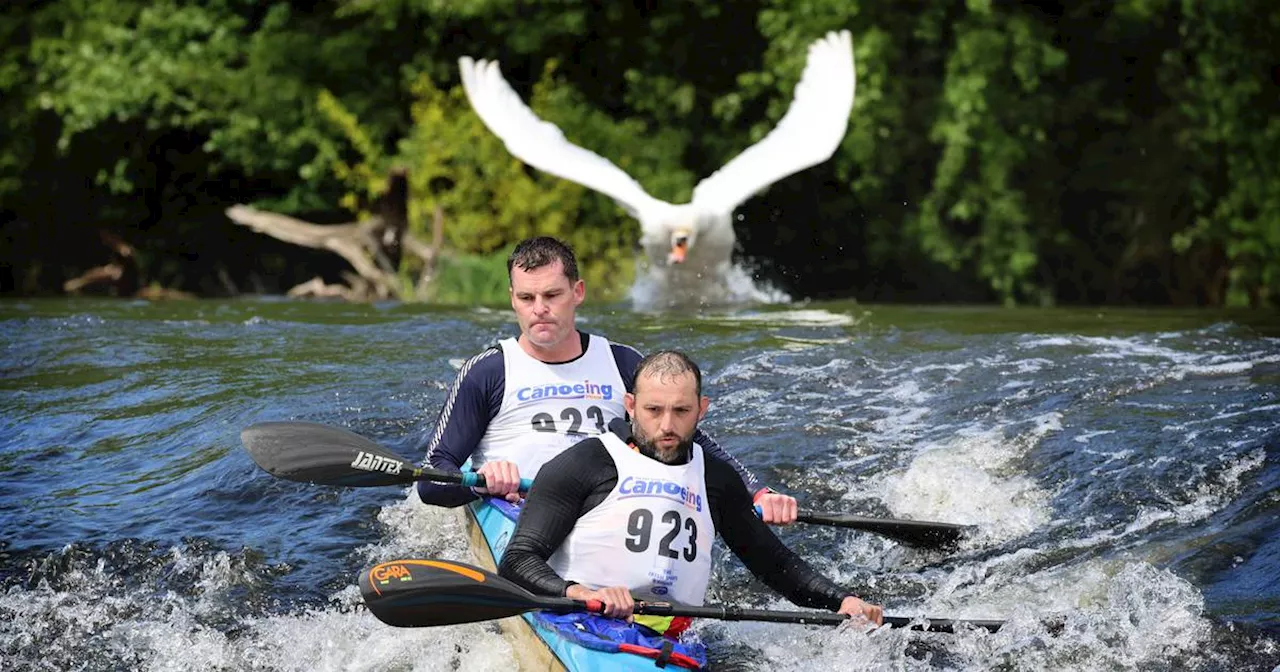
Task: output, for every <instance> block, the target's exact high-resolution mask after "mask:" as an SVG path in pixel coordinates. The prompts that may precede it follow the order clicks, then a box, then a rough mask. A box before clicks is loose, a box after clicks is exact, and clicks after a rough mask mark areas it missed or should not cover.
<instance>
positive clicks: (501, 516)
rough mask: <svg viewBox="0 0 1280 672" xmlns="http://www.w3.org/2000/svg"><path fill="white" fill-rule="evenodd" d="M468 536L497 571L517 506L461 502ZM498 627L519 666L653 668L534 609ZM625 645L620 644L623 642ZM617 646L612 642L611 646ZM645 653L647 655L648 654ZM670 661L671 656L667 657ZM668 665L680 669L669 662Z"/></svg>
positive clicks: (486, 563) (535, 668)
mask: <svg viewBox="0 0 1280 672" xmlns="http://www.w3.org/2000/svg"><path fill="white" fill-rule="evenodd" d="M463 509H464V511H465V513H464V514H463V515H464V518H465V524H466V528H467V537H468V540H469V543H470V545H471V550H472V554H473V555H475V556H476V559H477V560H478V563H479V564H480V565H481V566H483V567H484V568H485V569H489V570H491V571H494V572H496V571H497V564H498V561H499V560H500V559H501V558H502V554H503V552H504V551H506V548H507V543H508V542H510V541H511V536H512V534H514V532H515V528H516V521H515V518H516V517H517V516H518V515H519V512H518V509H517V508H516V507H515V506H513V505H510V504H508V503H506V502H501V501H495V500H488V499H483V500H479V501H476V502H472V503H470V504H467V505H466V506H465V507H463ZM498 624H499V628H500V629H501V630H502V633H503V635H504V636H505V637H506V638H507V641H508V642H510V643H511V645H512V648H513V649H514V650H515V651H516V653H517V658H518V661H519V666H520V669H522V670H531V671H537V672H543V671H550V670H654V669H656V668H657V666H656V665H655V661H654V660H653V659H652V658H651V657H645V655H637V654H636V653H635V651H636V647H631V648H630V649H626V648H624V649H623V650H625V651H630V652H628V653H619V652H617V651H604V650H597V649H593V648H589V647H588V646H585V645H583V644H580V643H578V642H574V641H572V640H571V639H570V638H568V637H566V636H562V635H561V634H559V633H557V632H556V629H555V627H556V626H555V625H554V624H552V623H549V622H546V621H543V620H542V619H541V618H540V617H539V616H538V612H530V613H525V614H522V615H520V616H513V617H511V618H504V619H502V620H501V621H499V622H498ZM624 647H625V645H624ZM615 648H616V647H615ZM650 651H652V649H650ZM649 655H652V653H651V654H649ZM672 662H674V661H672ZM668 668H669V669H679V667H678V666H677V665H674V664H670V665H668Z"/></svg>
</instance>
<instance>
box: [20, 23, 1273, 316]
mask: <svg viewBox="0 0 1280 672" xmlns="http://www.w3.org/2000/svg"><path fill="white" fill-rule="evenodd" d="M843 28H847V29H849V30H851V31H852V33H853V39H854V47H855V53H856V59H857V72H858V88H857V99H856V103H855V106H854V111H853V116H852V118H851V121H850V126H849V131H848V134H847V136H846V137H845V140H844V143H843V145H842V146H841V148H840V150H839V151H838V152H837V154H836V155H835V156H834V157H833V158H832V160H831V161H829V162H827V163H825V164H823V165H821V166H818V167H816V168H814V169H811V170H809V171H806V172H804V173H801V174H799V175H796V176H794V177H792V178H789V179H787V180H785V181H784V182H782V183H779V184H777V185H775V186H773V187H772V188H771V189H769V190H768V191H767V192H765V193H764V194H762V195H759V196H757V197H756V198H755V199H753V200H752V201H751V202H749V203H748V204H746V205H745V206H744V207H742V208H741V209H740V210H739V216H740V221H738V233H739V238H740V241H741V245H742V249H741V251H740V256H741V257H742V258H744V259H745V260H747V261H748V262H749V263H750V264H751V265H752V267H753V268H755V269H757V271H758V273H759V274H760V275H762V276H764V277H767V278H769V279H770V280H772V281H773V282H774V283H775V284H778V285H780V286H781V287H783V288H784V289H786V290H787V291H788V292H790V293H791V294H792V295H793V296H797V297H801V296H808V297H836V296H841V297H855V298H858V299H860V300H866V301H983V302H1003V303H1010V304H1012V303H1018V304H1031V305H1054V304H1152V305H1161V304H1173V305H1214V306H1274V305H1275V304H1276V303H1277V294H1276V292H1277V289H1278V288H1280V43H1278V42H1277V41H1276V40H1275V39H1274V36H1275V35H1276V34H1280V5H1277V4H1275V3H1270V2H1264V1H1263V0H1215V1H1213V2H1203V1H1201V0H1116V1H1106V2H1104V1H1102V0H1085V1H1083V2H1074V3H1048V2H1038V3H992V2H990V1H989V0H967V1H966V2H925V3H911V6H910V8H908V7H907V5H905V4H903V3H901V2H898V1H896V0H856V1H850V0H804V1H801V0H755V1H753V0H747V1H744V2H735V3H723V2H716V1H714V0H689V1H687V2H681V3H661V4H659V3H637V4H635V5H632V4H623V3H604V5H603V6H597V5H590V4H587V3H578V2H565V1H559V2H537V1H535V2H528V1H521V0H467V1H465V2H460V1H457V2H456V1H453V0H381V1H376V2H375V1H373V0H338V1H333V0H331V1H329V2H319V3H301V2H283V1H275V2H258V1H256V0H255V1H250V0H210V1H207V2H199V3H196V2H187V1H180V0H147V1H145V2H144V1H143V0H48V1H42V2H37V1H35V0H11V1H10V2H6V3H3V4H2V5H0V225H2V227H3V228H2V229H0V243H2V247H3V251H0V256H3V261H4V265H3V270H0V290H3V292H4V293H6V294H11V295H13V294H17V295H34V294H43V293H60V292H63V291H65V287H66V284H65V283H67V282H68V281H72V280H75V279H77V278H84V277H85V274H86V272H88V271H90V270H91V269H101V268H108V267H111V265H112V264H116V266H115V267H114V268H115V269H117V271H118V272H116V271H110V272H106V273H105V275H104V276H103V277H105V278H106V280H104V281H102V282H95V283H86V284H83V285H81V287H79V288H78V291H108V292H115V293H122V294H133V293H136V292H138V291H140V290H144V289H148V288H150V289H152V290H155V289H157V288H161V289H168V290H172V291H175V292H189V293H193V294H196V295H206V296H207V295H226V294H235V293H243V292H284V291H286V290H288V289H289V288H290V287H292V286H294V285H297V284H301V283H303V282H306V281H308V280H310V279H312V278H314V277H321V278H324V279H325V280H327V281H329V282H336V281H338V280H339V279H340V278H341V277H342V273H343V272H344V271H345V270H349V269H348V267H347V266H346V264H345V262H344V261H343V260H342V259H341V258H339V257H336V256H334V255H332V254H328V253H325V252H324V251H321V250H308V249H303V248H298V247H295V246H290V245H288V244H286V243H283V242H281V241H277V240H274V239H272V238H270V237H268V236H263V235H261V234H258V233H255V232H253V231H251V230H249V229H247V228H245V227H243V226H239V225H237V224H235V223H234V222H232V221H231V220H230V219H229V218H228V217H227V215H226V211H227V208H229V207H230V206H233V205H236V204H247V205H252V206H254V207H255V208H259V209H263V210H270V211H274V212H278V213H283V214H287V215H290V216H293V217H297V218H299V219H303V220H306V221H310V222H316V223H339V222H351V221H358V220H361V219H363V218H366V217H368V216H370V213H373V212H375V210H376V208H375V206H376V204H377V203H378V197H379V194H380V193H381V191H382V190H385V189H386V185H387V180H388V175H389V174H391V172H392V171H394V170H403V171H404V174H406V175H407V176H408V180H409V183H410V190H409V194H410V195H409V199H408V232H409V233H410V234H412V235H416V236H419V237H420V238H422V239H423V240H430V239H431V237H432V234H433V231H432V226H433V225H432V221H433V214H434V213H435V212H436V211H437V209H439V211H440V212H442V213H443V217H444V226H443V227H442V234H443V240H442V241H441V250H442V251H443V253H442V257H441V262H440V263H441V268H440V269H439V272H437V273H435V274H434V276H433V278H434V279H433V281H432V285H431V286H430V287H428V288H426V289H423V288H418V287H415V286H414V282H415V279H416V278H421V277H422V269H421V268H419V267H418V266H416V265H415V264H419V263H421V262H420V260H417V258H416V257H414V256H412V255H405V256H404V257H403V258H401V260H400V263H399V265H398V266H397V268H396V269H394V270H395V271H396V272H397V273H399V274H400V277H401V278H402V279H403V282H402V285H401V286H402V287H404V288H405V289H403V290H400V295H401V296H402V298H410V299H414V298H416V299H425V300H437V301H471V300H476V299H475V297H476V296H482V295H485V294H486V293H491V292H492V291H493V290H492V286H493V285H494V282H495V281H496V282H497V287H498V290H497V294H498V296H499V297H500V296H501V293H502V291H503V289H502V281H503V274H504V271H505V269H504V268H503V267H502V265H501V263H500V261H501V258H502V256H503V254H504V252H505V250H507V249H509V248H510V245H511V244H513V243H514V242H515V241H516V240H518V239H519V238H522V237H525V236H528V235H533V234H550V235H558V236H563V237H565V238H567V239H568V240H570V241H571V242H573V243H574V244H575V246H577V248H578V249H579V250H580V252H581V254H582V256H583V258H584V259H585V260H586V263H585V264H584V273H585V275H586V277H587V279H588V282H589V283H591V286H592V287H593V291H594V292H596V295H597V296H600V295H601V294H603V295H604V296H605V297H609V296H613V297H617V296H620V295H622V294H623V293H624V292H625V291H626V288H627V287H628V286H629V285H630V283H631V280H632V278H633V274H634V270H635V269H634V259H635V250H634V245H635V241H636V240H637V237H638V226H637V225H636V224H635V222H634V220H632V219H630V218H629V217H628V216H627V215H626V214H625V213H624V212H622V211H621V210H620V209H619V208H618V207H617V206H615V205H614V204H613V203H612V202H611V201H609V200H608V199H607V198H605V197H603V196H600V195H598V194H595V193H593V192H590V191H588V190H585V189H584V188H582V187H579V186H577V185H575V184H573V183H570V182H568V181H565V180H560V179H557V178H554V177H551V176H549V175H545V174H542V173H540V172H537V171H535V170H532V169H529V168H527V167H525V166H523V165H522V164H521V163H520V162H518V161H517V160H515V159H514V158H512V157H511V156H510V155H509V154H507V153H506V151H505V149H504V148H503V147H502V144H501V142H499V141H498V140H497V139H496V138H495V137H493V135H492V134H491V133H489V132H488V131H487V130H486V129H485V128H484V126H483V125H482V124H481V122H480V121H479V119H478V118H477V117H476V116H475V115H474V114H473V113H472V112H471V110H470V107H469V106H468V104H467V102H466V99H465V97H464V96H463V94H462V92H461V87H460V84H459V81H458V73H457V59H458V57H460V56H463V55H470V56H473V57H477V58H497V59H499V60H500V61H501V63H502V67H503V71H504V73H505V74H506V76H507V78H508V79H509V80H510V81H511V82H512V83H513V85H514V86H515V87H516V88H517V90H518V91H519V93H520V94H521V95H522V96H524V97H525V99H526V100H529V101H531V105H532V107H533V108H534V109H535V110H536V111H537V112H538V113H539V114H540V115H542V116H543V117H544V118H546V119H548V120H550V121H552V122H554V123H556V124H557V125H559V126H560V127H561V128H563V129H564V130H565V132H566V134H567V135H568V136H569V138H570V139H572V140H573V141H575V142H577V143H579V144H581V145H583V146H585V147H588V148H590V149H592V150H593V151H595V152H597V153H599V154H601V155H603V156H605V157H608V158H610V159H611V160H613V161H614V162H616V163H617V164H618V165H619V166H621V167H623V168H624V169H625V170H627V171H628V172H630V173H631V174H632V175H634V176H635V177H636V179H637V180H639V181H640V183H641V184H643V185H644V186H645V188H646V189H648V190H649V191H650V193H652V194H653V195H654V196H656V197H659V198H663V199H667V200H672V201H677V202H679V201H681V200H684V199H687V198H688V197H689V196H690V194H691V191H692V188H693V185H694V184H695V183H696V182H697V180H698V179H700V178H701V177H703V176H705V175H707V174H709V173H710V172H711V171H713V170H715V169H716V168H718V167H719V166H721V165H723V163H724V162H725V161H727V160H728V159H729V158H731V157H733V156H734V155H735V154H736V153H737V152H739V151H741V150H742V149H744V148H745V147H747V146H748V145H749V144H751V143H752V142H754V141H755V140H758V139H759V138H761V137H762V136H763V135H764V134H765V133H767V132H768V130H769V129H770V128H772V126H773V124H774V123H776V121H777V120H778V119H779V118H780V117H781V115H782V113H783V112H784V111H785V109H786V107H787V105H788V104H789V103H790V101H791V97H792V89H793V87H794V85H795V82H796V81H797V79H798V77H799V74H800V70H801V67H802V65H803V62H804V58H805V49H806V47H807V45H808V44H809V43H810V42H811V41H812V40H814V39H816V38H817V37H819V36H821V35H822V34H823V33H824V32H826V31H828V30H834V29H843ZM108 240H110V241H115V242H113V243H112V244H104V241H108ZM120 241H123V243H124V244H125V246H126V248H127V250H128V254H123V255H122V252H121V250H123V249H126V248H121V247H120V246H119V245H118V244H117V243H118V242H120ZM494 269H498V270H496V271H495V270H494ZM95 288H96V290H95ZM486 288H487V289H486Z"/></svg>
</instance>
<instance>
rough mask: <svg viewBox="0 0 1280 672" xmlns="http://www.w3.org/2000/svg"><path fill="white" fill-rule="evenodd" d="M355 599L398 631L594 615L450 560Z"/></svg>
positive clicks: (393, 564)
mask: <svg viewBox="0 0 1280 672" xmlns="http://www.w3.org/2000/svg"><path fill="white" fill-rule="evenodd" d="M360 594H361V595H362V596H363V597H364V603H365V605H366V606H368V607H369V611H371V612H373V615H374V616H376V617H377V618H378V620H380V621H382V622H383V623H386V624H387V625H393V626H395V627H398V628H422V627H432V626H437V625H456V624H458V623H475V622H477V621H488V620H492V619H497V618H506V617H508V616H516V615H519V614H523V613H525V612H528V611H536V610H546V611H552V612H556V613H571V612H591V613H600V612H601V611H603V610H604V605H603V604H602V603H601V602H600V601H598V600H573V599H569V598H567V597H545V596H541V595H534V594H533V593H530V592H529V591H527V590H525V589H524V588H522V587H520V586H518V585H516V584H515V583H512V582H511V581H508V580H507V579H504V578H502V577H501V576H498V575H497V574H494V573H492V572H487V571H485V570H483V569H480V568H479V567H475V566H473V565H468V564H464V563H461V562H453V561H450V560H431V559H428V560H391V561H388V562H383V563H379V564H377V565H374V566H373V567H371V568H369V569H368V570H366V571H364V572H361V573H360ZM635 613H636V614H642V615H649V616H688V617H691V618H714V619H718V620H724V621H764V622H768V623H801V624H815V625H839V624H841V623H844V622H845V621H847V620H849V617H848V616H846V615H844V614H837V613H832V612H825V611H775V610H770V609H742V608H739V607H733V606H726V605H706V606H701V607H693V606H686V605H679V604H672V603H670V602H639V601H637V602H636V605H635ZM884 622H885V624H886V625H888V626H890V627H894V628H910V629H912V630H924V631H927V632H955V631H956V630H957V629H959V628H981V629H984V630H987V631H990V632H996V631H998V630H999V629H1000V628H1001V626H1003V625H1004V621H985V620H958V619H950V618H929V619H921V618H910V617H906V616H885V617H884Z"/></svg>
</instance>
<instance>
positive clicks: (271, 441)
mask: <svg viewBox="0 0 1280 672" xmlns="http://www.w3.org/2000/svg"><path fill="white" fill-rule="evenodd" d="M240 440H241V441H242V442H244V446H245V448H247V449H248V450H249V455H250V456H251V457H252V458H253V461H254V462H256V463H257V465H258V466H259V467H262V468H263V469H264V470H266V471H267V472H268V473H270V474H272V475H273V476H277V477H279V478H284V479H288V480H290V481H302V482H304V483H319V484H322V485H339V486H347V487H355V488H362V487H372V486H379V485H408V484H410V483H413V482H415V481H438V482H441V483H461V484H462V485H465V486H470V487H484V477H483V476H481V475H479V474H476V473H472V472H463V473H458V472H453V471H444V470H441V469H432V468H431V467H414V466H412V465H411V464H410V463H409V462H406V461H405V460H403V459H401V458H400V456H398V455H396V454H395V453H392V452H390V451H388V450H386V449H385V448H383V447H382V446H379V445H378V444H376V443H374V442H373V441H370V440H369V439H366V438H365V437H363V436H360V435H359V434H356V433H355V432H351V431H348V430H345V429H342V428H340V427H332V426H329V425H322V424H319V423H315V422H260V423H257V424H254V425H250V426H249V427H247V428H245V430H244V431H243V432H241V433H240ZM531 487H533V481H532V480H530V479H527V478H525V479H521V481H520V490H521V491H522V492H527V491H528V490H529V488H531ZM797 520H798V521H799V522H803V523H812V524H817V525H833V526H836V527H847V528H851V529H855V530H863V531H865V532H871V533H874V534H880V535H883V536H886V537H889V538H891V539H896V540H898V541H900V542H902V543H905V544H908V545H911V546H921V547H926V548H939V549H947V548H953V547H954V546H955V545H956V543H957V542H958V541H959V540H960V538H961V536H962V535H963V534H964V533H965V532H967V531H968V530H969V529H971V528H970V527H969V526H964V525H953V524H951V523H933V522H929V521H923V520H901V519H897V518H869V517H866V516H853V515H845V514H839V513H817V512H801V513H800V517H799V518H798V519H797Z"/></svg>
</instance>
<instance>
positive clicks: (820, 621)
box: [535, 597, 1004, 632]
mask: <svg viewBox="0 0 1280 672" xmlns="http://www.w3.org/2000/svg"><path fill="white" fill-rule="evenodd" d="M535 600H536V602H537V607H536V608H538V609H545V610H547V611H554V612H558V613H567V612H581V611H586V612H590V613H593V614H598V613H601V612H603V611H604V604H603V603H602V602H600V601H599V600H571V599H569V598H564V597H537V598H535ZM633 612H634V613H636V614H638V615H642V616H687V617H689V618H711V619H715V620H720V621H759V622H763V623H799V624H801V625H840V624H841V623H844V622H845V621H847V620H849V617H848V616H847V615H845V614H838V613H830V612H825V611H778V610H774V609H743V608H741V607H734V606H729V605H723V604H709V605H704V606H701V607H692V606H687V605H676V604H671V603H670V602H643V601H636V603H635V608H634V609H633ZM884 624H885V625H887V626H889V627H891V628H910V629H912V630H923V631H925V632H955V631H956V628H957V627H960V626H962V625H963V627H974V628H981V629H983V630H988V631H990V632H996V631H998V630H999V629H1000V628H1001V626H1003V625H1004V621H991V620H957V619H951V618H928V619H916V618H910V617H907V616H885V617H884Z"/></svg>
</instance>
